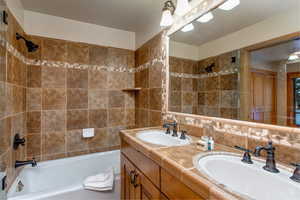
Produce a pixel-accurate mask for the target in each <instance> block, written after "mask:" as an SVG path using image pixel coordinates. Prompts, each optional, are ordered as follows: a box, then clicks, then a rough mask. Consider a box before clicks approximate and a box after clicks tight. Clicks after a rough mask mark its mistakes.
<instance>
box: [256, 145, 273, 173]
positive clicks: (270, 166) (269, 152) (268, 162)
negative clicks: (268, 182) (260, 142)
mask: <svg viewBox="0 0 300 200" xmlns="http://www.w3.org/2000/svg"><path fill="white" fill-rule="evenodd" d="M262 150H265V151H266V152H267V159H266V165H265V166H264V167H263V169H264V170H266V171H269V172H272V173H279V170H278V169H277V168H276V162H275V147H273V144H272V141H269V142H268V145H267V146H265V147H262V146H258V147H256V148H255V151H254V155H255V156H256V157H258V156H260V152H261V151H262Z"/></svg>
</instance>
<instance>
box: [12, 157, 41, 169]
mask: <svg viewBox="0 0 300 200" xmlns="http://www.w3.org/2000/svg"><path fill="white" fill-rule="evenodd" d="M24 165H31V166H32V167H36V166H37V163H36V161H35V159H34V158H33V159H32V160H27V161H18V160H16V163H15V168H18V167H22V166H24Z"/></svg>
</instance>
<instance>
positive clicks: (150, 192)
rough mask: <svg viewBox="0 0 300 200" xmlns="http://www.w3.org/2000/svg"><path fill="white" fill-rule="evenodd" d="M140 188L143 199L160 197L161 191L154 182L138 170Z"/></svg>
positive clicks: (148, 199)
mask: <svg viewBox="0 0 300 200" xmlns="http://www.w3.org/2000/svg"><path fill="white" fill-rule="evenodd" d="M137 176H138V180H137V181H138V188H139V191H138V192H140V199H141V200H157V199H160V191H159V190H158V189H157V188H156V187H155V186H154V184H153V183H152V182H151V181H150V180H149V179H148V178H147V177H146V176H145V175H144V174H142V173H141V172H140V171H137Z"/></svg>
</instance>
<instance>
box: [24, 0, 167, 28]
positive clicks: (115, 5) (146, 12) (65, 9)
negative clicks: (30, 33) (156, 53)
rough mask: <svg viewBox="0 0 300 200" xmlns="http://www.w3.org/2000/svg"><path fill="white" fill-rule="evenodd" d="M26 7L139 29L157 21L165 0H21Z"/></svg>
mask: <svg viewBox="0 0 300 200" xmlns="http://www.w3.org/2000/svg"><path fill="white" fill-rule="evenodd" d="M21 1H22V3H23V6H24V8H25V9H26V10H31V11H36V12H40V13H44V14H49V15H55V16H59V17H64V18H68V19H73V20H77V21H82V22H87V23H92V24H97V25H102V26H107V27H112V28H117V29H122V30H127V31H133V32H139V31H142V30H143V27H145V25H147V24H148V23H149V22H151V23H152V24H153V22H156V23H157V26H159V21H160V17H161V10H162V7H163V3H164V2H165V0H50V1H46V0H21Z"/></svg>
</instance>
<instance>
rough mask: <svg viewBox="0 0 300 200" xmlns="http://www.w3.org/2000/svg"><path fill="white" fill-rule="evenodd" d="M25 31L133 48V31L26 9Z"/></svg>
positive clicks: (58, 37)
mask: <svg viewBox="0 0 300 200" xmlns="http://www.w3.org/2000/svg"><path fill="white" fill-rule="evenodd" d="M25 31H26V33H27V34H29V35H36V36H42V37H49V38H56V39H62V40H68V41H75V42H85V43H89V44H96V45H102V46H110V47H116V48H122V49H129V50H135V33H134V32H129V31H124V30H119V29H114V28H109V27H104V26H99V25H95V24H89V23H84V22H79V21H75V20H70V19H66V18H62V17H56V16H52V15H47V14H42V13H37V12H32V11H28V10H26V11H25Z"/></svg>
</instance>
